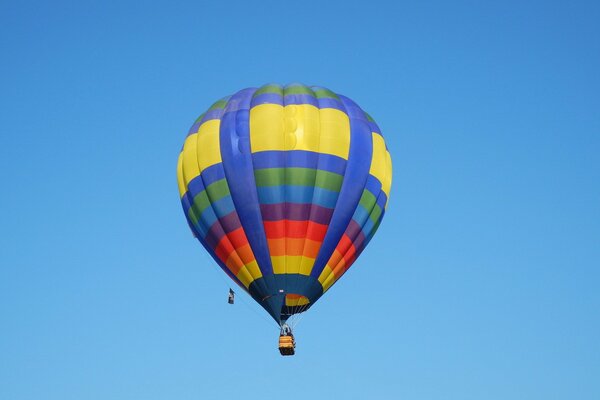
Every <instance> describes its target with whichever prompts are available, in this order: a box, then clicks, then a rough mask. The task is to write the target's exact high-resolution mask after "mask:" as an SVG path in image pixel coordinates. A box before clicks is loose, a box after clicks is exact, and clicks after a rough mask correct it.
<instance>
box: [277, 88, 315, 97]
mask: <svg viewBox="0 0 600 400" xmlns="http://www.w3.org/2000/svg"><path fill="white" fill-rule="evenodd" d="M283 93H284V95H286V96H287V95H288V94H308V95H310V96H314V95H315V93H314V92H313V91H312V90H310V88H308V87H306V86H303V85H293V86H288V87H286V88H285V89H284V90H283Z"/></svg>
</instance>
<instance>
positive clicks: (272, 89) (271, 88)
mask: <svg viewBox="0 0 600 400" xmlns="http://www.w3.org/2000/svg"><path fill="white" fill-rule="evenodd" d="M264 93H276V94H278V95H280V96H283V88H282V87H281V86H279V85H277V84H276V83H271V84H268V85H265V86H263V87H261V88H260V89H258V90H257V91H256V92H254V95H252V97H253V98H254V97H256V96H258V95H261V94H264Z"/></svg>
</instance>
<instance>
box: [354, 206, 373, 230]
mask: <svg viewBox="0 0 600 400" xmlns="http://www.w3.org/2000/svg"><path fill="white" fill-rule="evenodd" d="M370 212H371V210H367V209H366V208H364V207H363V206H361V205H359V206H358V207H357V208H356V211H354V215H353V216H352V219H353V220H354V221H355V222H356V223H357V224H358V226H362V225H363V223H364V222H365V221H366V220H367V218H369V214H370Z"/></svg>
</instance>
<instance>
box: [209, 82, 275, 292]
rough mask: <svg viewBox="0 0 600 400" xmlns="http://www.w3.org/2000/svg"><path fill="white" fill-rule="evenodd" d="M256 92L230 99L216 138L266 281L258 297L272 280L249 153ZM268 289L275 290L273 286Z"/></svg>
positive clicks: (243, 223)
mask: <svg viewBox="0 0 600 400" xmlns="http://www.w3.org/2000/svg"><path fill="white" fill-rule="evenodd" d="M255 90H256V89H244V90H240V91H239V92H237V93H236V94H235V95H233V96H231V98H230V99H229V102H228V103H227V106H226V107H225V113H224V114H223V118H222V119H221V126H220V133H219V135H220V143H221V157H222V159H223V168H224V169H225V176H226V177H227V182H228V184H229V190H230V191H231V198H232V200H233V203H234V204H235V209H236V211H237V214H238V216H239V218H240V222H241V224H242V227H243V228H244V232H245V233H246V236H247V238H248V242H249V243H250V247H251V248H252V251H253V253H254V256H255V257H256V261H257V263H258V266H259V268H260V270H261V272H262V274H263V277H264V278H265V280H264V281H265V282H267V285H266V286H265V287H263V288H262V293H261V294H263V295H264V296H268V295H271V294H272V293H269V292H270V291H269V290H268V289H267V287H269V286H270V285H268V282H269V281H271V280H272V275H273V266H272V265H271V257H270V256H269V247H268V245H267V238H266V235H265V230H264V226H263V222H262V217H261V213H260V206H259V202H258V193H257V191H256V182H255V180H254V168H253V165H252V155H251V153H250V126H249V108H250V100H251V98H252V94H253V93H254V91H255ZM269 276H271V279H270V278H269ZM271 289H272V290H275V288H274V287H271Z"/></svg>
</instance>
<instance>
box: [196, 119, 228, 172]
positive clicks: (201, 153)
mask: <svg viewBox="0 0 600 400" xmlns="http://www.w3.org/2000/svg"><path fill="white" fill-rule="evenodd" d="M220 126H221V120H220V119H209V120H208V121H205V122H204V123H203V124H202V125H200V129H198V140H197V142H198V143H197V158H198V164H199V165H200V170H201V171H204V170H205V169H206V168H208V167H210V166H211V165H214V164H218V163H220V162H221V161H222V160H221V146H220V140H219V127H220Z"/></svg>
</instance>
